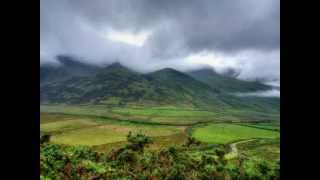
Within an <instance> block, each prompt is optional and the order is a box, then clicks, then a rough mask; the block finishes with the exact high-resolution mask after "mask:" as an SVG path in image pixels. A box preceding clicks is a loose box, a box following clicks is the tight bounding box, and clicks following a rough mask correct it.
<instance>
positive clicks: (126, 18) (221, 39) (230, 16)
mask: <svg viewBox="0 0 320 180" xmlns="http://www.w3.org/2000/svg"><path fill="white" fill-rule="evenodd" d="M71 2H72V5H73V6H72V7H74V9H76V10H77V11H78V13H79V14H81V15H82V16H83V17H84V18H86V19H88V21H89V22H91V23H94V24H95V25H97V26H104V25H105V24H106V23H107V24H109V25H111V26H113V27H115V28H119V29H131V30H143V29H152V28H154V27H156V33H154V34H153V36H155V37H154V38H151V39H152V40H156V42H151V43H150V44H152V45H153V46H154V48H160V49H162V48H163V42H170V43H167V48H170V44H176V43H177V42H176V41H178V43H179V42H181V41H183V43H184V44H183V46H184V47H187V48H188V50H191V51H193V50H194V51H201V50H204V49H205V50H212V49H215V50H216V49H217V50H221V51H233V50H234V51H237V50H242V49H249V48H257V49H265V50H270V49H275V48H279V28H280V26H279V21H280V20H279V17H280V13H279V1H278V0H259V1H256V0H243V1H239V0H225V1H221V0H197V1H195V0H174V1H172V0H161V1H159V0H130V1H129V0H111V1H105V0H93V1H87V0H81V1H79V0H73V1H71ZM163 25H164V26H168V28H170V31H166V30H163V29H162V27H161V26H163ZM159 39H161V41H159ZM158 41H159V42H158Z"/></svg>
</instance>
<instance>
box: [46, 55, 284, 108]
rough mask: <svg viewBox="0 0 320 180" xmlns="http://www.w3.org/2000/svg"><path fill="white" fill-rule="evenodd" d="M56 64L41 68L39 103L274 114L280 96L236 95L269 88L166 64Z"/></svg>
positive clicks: (207, 71)
mask: <svg viewBox="0 0 320 180" xmlns="http://www.w3.org/2000/svg"><path fill="white" fill-rule="evenodd" d="M60 62H61V64H62V65H61V66H59V67H51V66H44V67H43V66H42V67H41V68H40V71H41V73H42V74H40V75H42V77H41V83H40V103H42V104H43V103H44V104H51V103H58V104H61V103H63V104H100V105H107V106H109V105H110V106H131V105H133V106H136V105H139V106H141V105H142V106H162V105H164V106H165V105H173V106H183V107H194V108H199V109H211V110H223V109H227V108H228V109H247V110H257V111H266V112H276V113H278V112H279V109H280V108H279V107H280V105H279V104H280V100H279V98H263V97H237V96H234V95H233V93H234V92H247V91H255V90H265V89H270V86H266V85H263V84H260V83H256V82H246V81H240V80H237V79H235V78H232V77H228V76H223V75H219V74H217V73H215V72H214V71H212V70H211V71H209V70H208V69H207V70H203V69H202V70H198V71H193V72H189V73H182V72H179V71H176V70H174V69H170V68H166V69H162V70H159V71H156V72H152V73H149V74H140V73H137V72H134V71H132V70H130V69H128V68H126V67H124V66H122V65H121V64H119V63H115V64H112V65H109V66H107V67H104V68H98V67H95V66H92V65H87V64H83V63H79V62H77V61H74V60H73V59H70V58H68V57H64V58H62V60H61V58H60Z"/></svg>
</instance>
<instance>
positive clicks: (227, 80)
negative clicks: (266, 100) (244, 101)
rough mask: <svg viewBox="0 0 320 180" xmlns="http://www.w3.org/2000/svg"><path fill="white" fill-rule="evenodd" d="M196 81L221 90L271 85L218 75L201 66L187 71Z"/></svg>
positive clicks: (261, 87) (250, 89)
mask: <svg viewBox="0 0 320 180" xmlns="http://www.w3.org/2000/svg"><path fill="white" fill-rule="evenodd" d="M187 74H189V75H190V76H191V77H193V78H195V79H196V80H198V81H201V82H203V83H206V84H208V85H209V86H210V87H211V88H213V89H215V90H217V91H222V92H250V91H261V90H268V89H270V88H271V87H270V86H267V85H264V84H262V83H259V82H250V81H243V80H238V79H236V78H233V77H232V76H228V75H225V76H224V75H220V74H218V73H216V72H215V71H214V70H213V69H210V68H203V69H199V70H194V71H190V72H187Z"/></svg>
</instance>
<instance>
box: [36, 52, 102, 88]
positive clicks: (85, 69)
mask: <svg viewBox="0 0 320 180" xmlns="http://www.w3.org/2000/svg"><path fill="white" fill-rule="evenodd" d="M57 60H58V63H59V64H56V65H52V64H43V65H41V66H40V83H48V82H54V81H61V80H66V79H69V78H72V77H84V76H89V75H91V74H93V73H95V72H96V71H97V70H98V69H99V67H97V66H93V65H89V64H85V63H81V62H79V61H77V60H76V59H75V58H73V57H71V56H62V55H61V56H57Z"/></svg>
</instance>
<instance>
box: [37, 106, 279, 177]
mask: <svg viewBox="0 0 320 180" xmlns="http://www.w3.org/2000/svg"><path fill="white" fill-rule="evenodd" d="M40 108H41V113H40V118H41V120H40V131H41V133H49V134H51V139H50V143H52V144H60V145H68V146H69V145H72V146H75V147H77V146H76V145H85V146H90V147H91V148H92V149H93V150H94V151H96V152H100V153H103V154H109V153H112V152H114V150H115V149H119V148H122V147H125V145H126V144H127V135H128V133H129V132H133V133H137V132H141V133H143V134H145V135H147V136H150V137H152V140H153V143H152V144H150V145H149V146H148V147H146V150H147V151H149V152H160V151H162V150H164V149H167V148H169V147H185V146H184V145H185V144H186V142H187V141H188V139H189V137H194V138H195V139H196V140H198V141H200V142H201V145H200V146H198V147H191V148H189V149H188V150H187V153H188V155H189V157H191V158H192V159H194V160H195V161H202V160H203V157H214V158H216V157H217V156H216V152H215V149H216V148H219V147H223V148H224V149H225V150H226V153H227V154H225V156H224V158H225V159H226V160H227V164H226V167H227V168H230V169H232V168H234V167H237V166H238V163H239V157H245V161H244V162H243V166H244V167H245V169H246V172H247V173H251V174H259V172H257V164H261V163H268V167H272V168H273V169H276V168H277V167H278V164H277V163H278V162H279V159H280V140H279V137H280V123H279V121H277V119H278V115H274V114H264V113H261V112H260V113H258V112H250V111H248V112H246V113H244V112H242V111H238V110H235V109H231V110H230V111H229V112H228V111H225V112H210V111H204V110H198V109H186V108H176V107H148V108H142V107H130V108H128V107H127V108H120V107H113V108H108V107H102V106H96V105H95V106H90V105H86V106H70V105H50V106H46V105H44V106H40Z"/></svg>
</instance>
